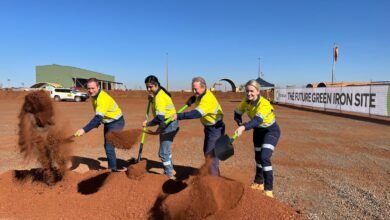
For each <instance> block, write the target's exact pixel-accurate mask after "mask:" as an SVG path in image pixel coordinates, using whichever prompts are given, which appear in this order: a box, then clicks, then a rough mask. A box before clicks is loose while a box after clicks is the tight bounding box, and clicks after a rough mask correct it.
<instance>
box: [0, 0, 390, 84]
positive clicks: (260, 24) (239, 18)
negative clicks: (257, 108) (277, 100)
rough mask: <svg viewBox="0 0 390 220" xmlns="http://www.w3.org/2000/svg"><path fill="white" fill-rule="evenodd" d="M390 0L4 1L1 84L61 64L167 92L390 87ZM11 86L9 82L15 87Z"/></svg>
mask: <svg viewBox="0 0 390 220" xmlns="http://www.w3.org/2000/svg"><path fill="white" fill-rule="evenodd" d="M389 11H390V1H386V0H383V1H375V0H362V1H356V0H348V1H346V0H326V1H320V0H318V1H315V0H302V1H301V0H295V1H287V0H286V1H278V0H273V1H271V0H258V1H249V0H236V1H232V0H188V1H186V0H177V1H171V0H166V1H164V0H155V1H152V0H138V1H130V0H128V1H119V0H93V1H92V0H61V1H60V0H50V1H42V0H30V1H27V0H25V1H21V0H0V83H1V84H2V85H3V87H7V86H8V85H12V86H21V84H22V83H24V84H25V85H31V84H33V83H35V66H36V65H47V64H59V65H67V66H74V67H79V68H83V69H88V70H93V71H97V72H102V73H107V74H112V75H115V77H116V80H117V81H119V82H123V83H124V84H125V85H126V86H127V88H132V89H134V88H142V89H143V88H144V84H143V81H144V78H145V77H146V76H147V75H149V74H154V75H156V76H157V77H159V78H160V81H161V83H162V84H163V85H165V83H166V80H165V73H166V59H167V56H166V53H168V65H169V68H168V71H169V78H170V79H169V85H170V86H169V89H170V90H172V89H175V90H176V89H188V88H190V81H191V79H192V77H194V76H198V75H199V76H203V77H204V78H205V79H206V80H207V82H208V84H212V83H214V82H215V81H217V80H219V79H221V78H225V77H227V78H231V79H233V80H234V81H235V82H236V83H237V84H243V83H245V82H246V81H247V80H249V79H253V78H256V77H257V74H258V66H259V59H258V58H259V57H260V66H261V72H263V74H264V79H266V80H267V81H270V82H272V83H275V84H276V85H278V86H286V85H296V86H300V85H306V84H307V83H310V82H322V81H330V80H331V70H332V47H333V44H334V43H336V44H337V45H338V47H339V50H340V54H339V59H338V62H337V65H336V71H335V79H336V81H370V80H373V81H382V80H390V25H389V22H390V12H389ZM8 79H10V81H8Z"/></svg>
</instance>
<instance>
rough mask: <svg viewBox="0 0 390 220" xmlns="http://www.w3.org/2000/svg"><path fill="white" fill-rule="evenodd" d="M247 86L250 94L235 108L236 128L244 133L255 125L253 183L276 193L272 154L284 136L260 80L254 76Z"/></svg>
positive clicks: (258, 187)
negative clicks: (246, 116)
mask: <svg viewBox="0 0 390 220" xmlns="http://www.w3.org/2000/svg"><path fill="white" fill-rule="evenodd" d="M245 90H246V97H245V98H244V99H243V100H242V102H241V103H240V104H239V105H238V107H237V108H236V109H235V111H234V120H235V121H236V122H237V124H238V126H239V127H238V128H237V129H236V131H235V132H236V133H237V134H238V136H240V135H241V134H242V133H243V132H244V131H247V130H250V129H253V143H254V146H255V160H256V175H255V179H254V183H253V184H252V185H251V187H252V188H253V189H257V190H261V191H264V193H265V195H266V196H269V197H273V193H272V188H273V171H272V163H271V157H272V153H273V151H274V150H275V147H276V144H277V143H278V140H279V137H280V129H279V126H278V124H277V123H276V118H275V113H274V108H273V107H272V105H271V103H270V102H269V101H268V100H267V99H265V98H264V97H262V96H261V95H260V84H259V83H258V82H257V81H256V80H250V81H248V82H247V83H246V85H245ZM245 112H246V113H247V114H248V117H249V118H250V121H248V122H246V123H244V124H243V123H242V115H243V114H244V113H245Z"/></svg>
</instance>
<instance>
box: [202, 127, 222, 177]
mask: <svg viewBox="0 0 390 220" xmlns="http://www.w3.org/2000/svg"><path fill="white" fill-rule="evenodd" d="M224 134H225V124H224V123H223V121H219V122H217V123H216V124H215V125H211V126H205V127H204V136H205V138H204V144H203V153H204V156H205V157H206V158H211V160H212V161H211V164H210V167H209V173H210V174H211V175H213V176H219V174H220V172H219V159H218V157H216V156H215V154H214V148H215V144H216V143H217V140H218V139H219V138H220V137H221V136H223V135H224Z"/></svg>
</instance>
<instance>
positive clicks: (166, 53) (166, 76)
mask: <svg viewBox="0 0 390 220" xmlns="http://www.w3.org/2000/svg"><path fill="white" fill-rule="evenodd" d="M166 57H167V60H166V78H167V90H168V91H169V87H168V53H166Z"/></svg>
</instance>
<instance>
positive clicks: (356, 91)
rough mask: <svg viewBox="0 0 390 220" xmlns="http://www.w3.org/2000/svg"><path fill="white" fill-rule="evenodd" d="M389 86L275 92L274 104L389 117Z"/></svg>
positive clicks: (300, 89) (298, 89)
mask: <svg viewBox="0 0 390 220" xmlns="http://www.w3.org/2000/svg"><path fill="white" fill-rule="evenodd" d="M389 94H390V86H388V85H377V86H376V85H375V86H353V87H352V86H351V87H331V88H296V89H287V88H286V89H275V102H277V103H286V104H293V105H302V106H308V107H316V108H322V109H334V110H341V111H349V112H359V113H366V114H372V115H381V116H389V114H390V113H389V112H390V95H389Z"/></svg>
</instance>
